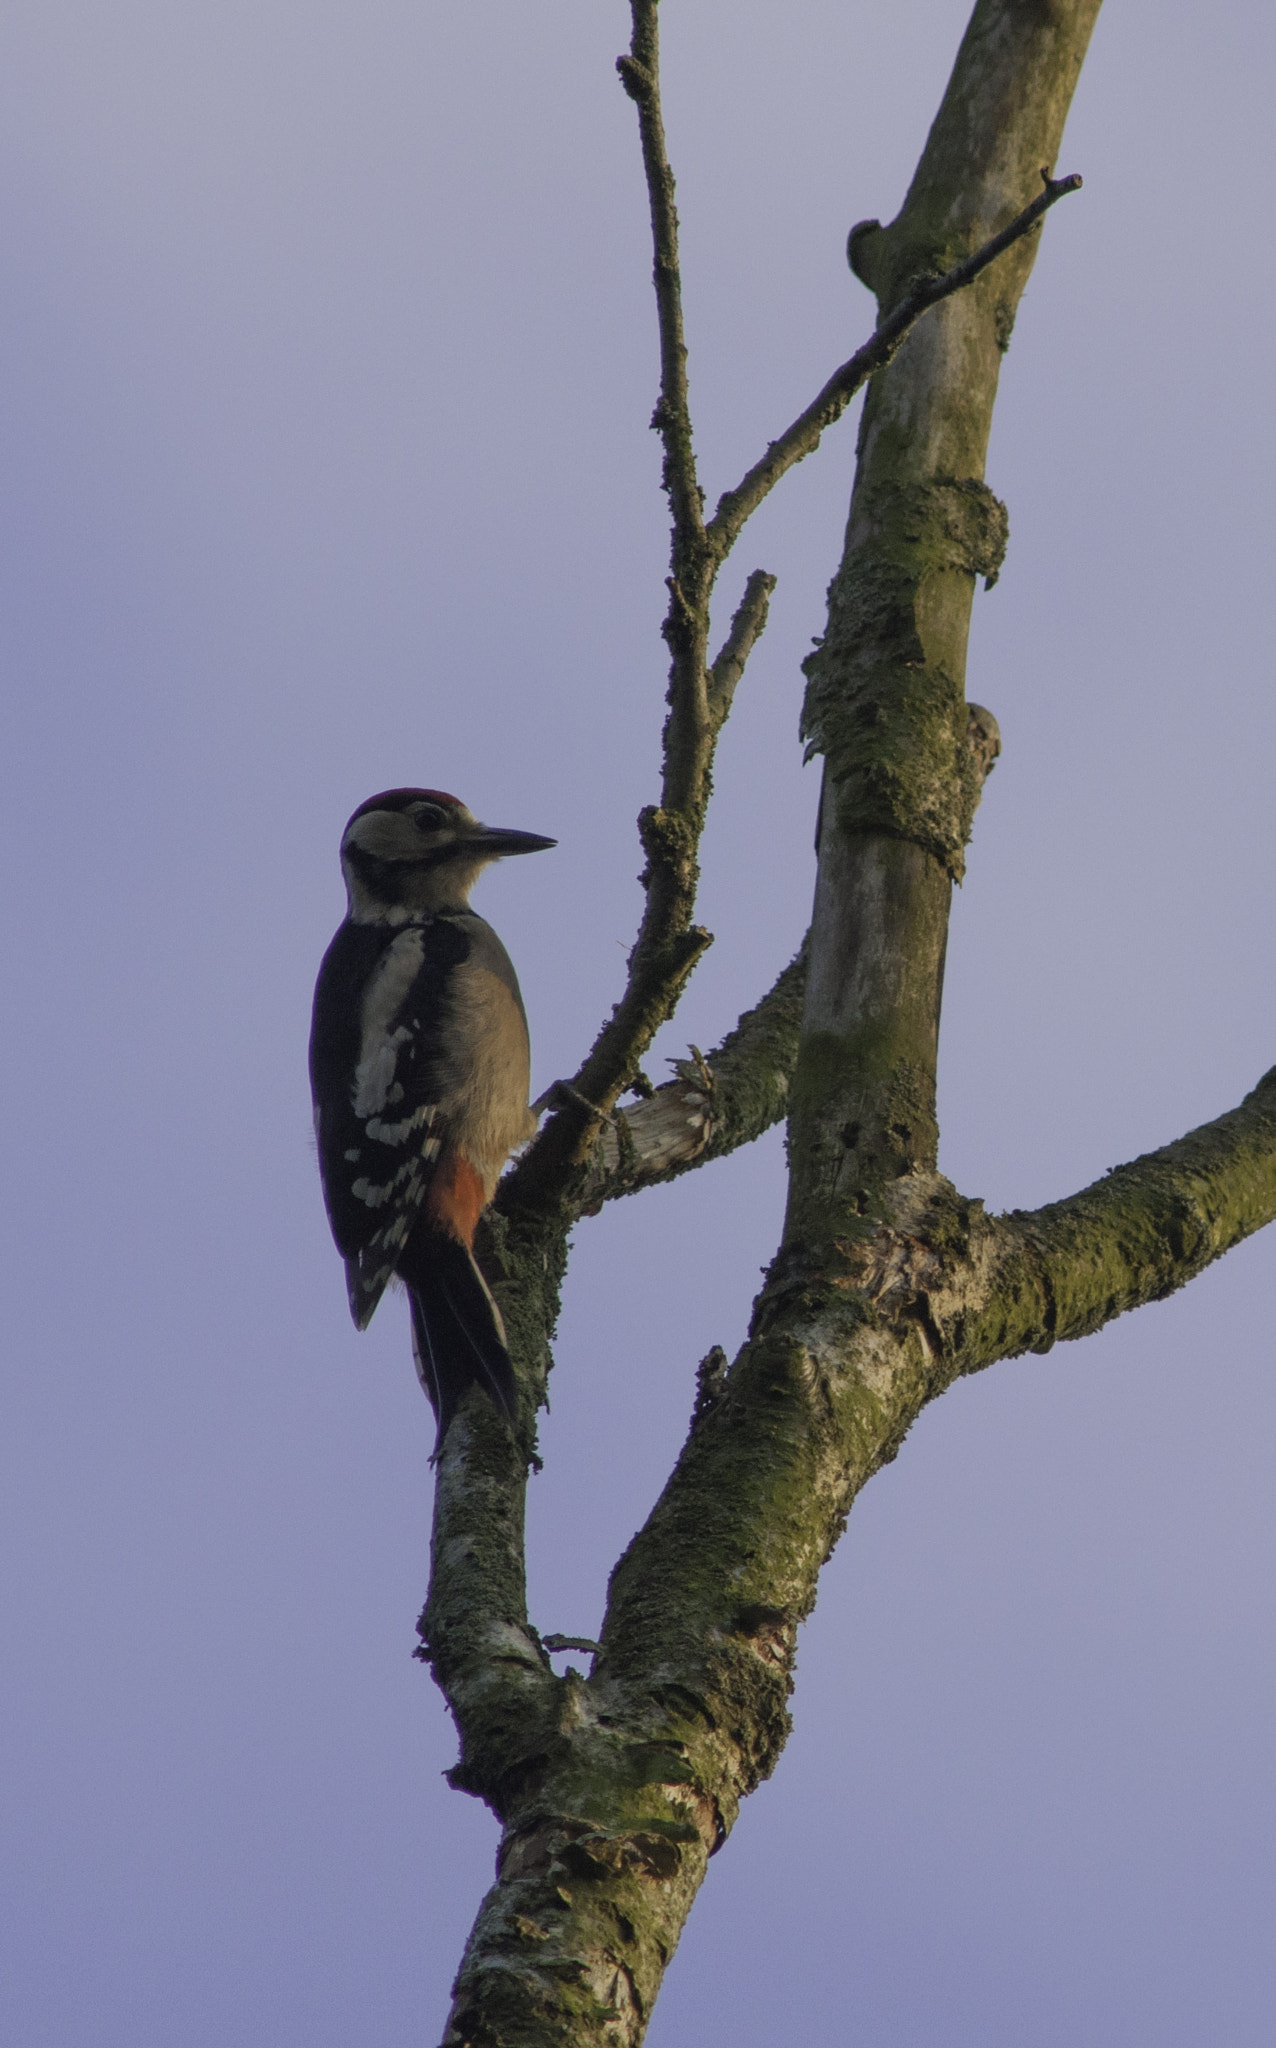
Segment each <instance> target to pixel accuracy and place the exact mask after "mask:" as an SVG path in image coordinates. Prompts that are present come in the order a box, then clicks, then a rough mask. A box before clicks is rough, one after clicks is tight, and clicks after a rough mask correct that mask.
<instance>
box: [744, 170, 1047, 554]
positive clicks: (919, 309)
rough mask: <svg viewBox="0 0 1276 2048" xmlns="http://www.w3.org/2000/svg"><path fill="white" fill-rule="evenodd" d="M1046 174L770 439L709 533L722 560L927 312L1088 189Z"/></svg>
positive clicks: (903, 304) (917, 287)
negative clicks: (1000, 224) (1004, 222)
mask: <svg viewBox="0 0 1276 2048" xmlns="http://www.w3.org/2000/svg"><path fill="white" fill-rule="evenodd" d="M1041 175H1042V178H1043V179H1044V181H1045V190H1044V191H1042V192H1039V193H1038V194H1037V197H1036V198H1035V199H1034V200H1033V201H1032V203H1031V205H1029V206H1025V207H1024V209H1023V211H1022V213H1018V214H1016V215H1015V218H1014V219H1013V220H1012V221H1011V222H1010V224H1009V226H1007V227H1004V228H1002V230H1001V232H1000V233H999V234H996V235H993V236H992V237H991V238H990V239H989V240H988V241H986V242H985V243H984V244H983V246H982V247H981V248H979V249H977V250H976V251H975V253H974V255H973V256H968V257H966V259H965V260H964V261H963V262H961V263H955V264H954V265H953V267H952V269H951V270H946V271H945V272H944V273H943V275H942V276H941V277H927V278H921V279H919V281H918V282H917V283H916V284H914V285H913V286H912V288H911V289H910V290H909V291H908V292H906V293H905V295H904V297H903V298H902V299H901V300H900V302H899V304H898V305H897V306H896V307H895V309H894V311H893V312H891V313H889V314H888V315H887V317H886V318H885V319H884V320H883V321H882V323H881V325H880V326H879V327H878V328H877V331H876V332H875V333H874V335H873V337H872V339H871V340H870V341H866V342H865V343H864V345H863V347H862V348H857V349H856V351H855V354H854V355H853V356H852V357H851V358H850V360H849V361H848V362H845V363H843V364H842V367H841V369H840V370H835V371H834V372H833V375H832V376H831V377H830V378H829V380H828V383H827V384H826V385H825V386H824V388H823V390H822V391H820V392H819V393H818V394H817V396H816V397H815V398H813V399H812V401H811V403H810V405H808V406H807V408H806V411H805V412H802V413H799V414H798V416H797V418H796V419H795V420H794V422H793V424H792V426H791V427H787V428H786V429H785V431H784V432H783V433H782V434H781V435H780V437H779V439H778V440H777V441H772V442H770V444H769V445H768V447H767V452H766V454H765V455H764V456H762V458H761V460H760V461H758V462H755V463H754V465H753V467H752V469H750V470H749V471H748V472H747V473H746V474H745V476H743V477H742V478H741V480H740V482H739V483H738V484H737V485H736V487H735V489H734V490H733V491H724V493H723V495H722V496H721V498H719V500H718V505H717V510H716V511H715V512H714V515H713V518H712V519H711V520H710V521H709V524H708V526H707V527H706V529H705V532H706V536H707V538H708V540H709V542H710V545H711V546H712V547H713V549H714V550H715V552H716V553H717V554H718V555H719V557H720V558H722V559H725V557H726V555H727V554H728V553H729V552H730V550H731V548H732V547H734V545H735V543H736V540H737V539H738V538H739V534H740V529H741V528H742V527H743V525H744V523H745V521H746V519H748V518H749V517H750V516H751V514H752V513H754V512H756V511H757V508H758V506H759V505H760V504H761V503H762V500H763V499H764V498H765V497H766V495H767V493H768V492H769V491H771V490H773V489H774V488H775V486H776V484H778V483H779V481H780V478H781V477H782V476H784V475H785V473H786V472H787V471H788V470H790V469H792V467H793V465H794V463H796V462H801V461H802V460H803V458H804V457H805V456H807V455H810V454H811V453H812V452H813V450H814V449H816V448H818V447H819V444H820V436H821V435H822V434H823V433H824V431H825V429H826V428H827V427H831V426H832V425H833V423H834V421H836V420H839V419H840V418H841V417H842V414H843V413H844V412H845V411H846V408H847V406H848V405H849V404H850V402H851V400H852V399H853V398H854V396H855V394H856V392H857V391H858V390H859V389H860V387H861V386H862V385H864V384H866V383H867V382H868V380H869V378H870V377H871V376H873V375H874V374H875V372H876V371H878V370H884V369H885V368H886V365H887V364H888V363H889V362H890V361H891V360H892V358H893V357H894V356H895V355H896V354H897V352H898V350H899V347H900V344H901V342H902V341H903V340H904V339H905V337H906V335H907V334H908V332H909V330H910V328H912V327H914V326H915V325H916V323H917V321H918V320H920V318H921V316H922V314H923V313H925V312H928V311H929V310H930V308H931V307H932V306H937V305H938V304H939V303H940V301H941V300H942V299H947V298H951V296H952V294H953V293H954V292H959V291H961V290H962V288H963V287H964V286H965V285H968V284H972V283H973V282H974V280H975V279H976V278H977V277H978V276H979V273H980V272H981V271H982V270H986V269H987V268H988V265H989V264H990V263H993V262H995V261H996V259H997V257H998V256H1000V255H1002V254H1003V253H1004V251H1005V250H1007V249H1009V248H1010V247H1011V246H1012V245H1013V244H1014V243H1015V242H1018V241H1020V240H1021V239H1022V238H1023V236H1024V235H1026V234H1029V233H1031V231H1032V229H1033V228H1035V227H1036V225H1037V223H1038V221H1039V220H1040V219H1041V217H1042V215H1043V214H1044V213H1045V212H1046V211H1047V209H1048V208H1049V207H1051V206H1053V205H1054V204H1055V203H1056V201H1057V200H1060V199H1062V198H1063V196H1064V194H1065V193H1067V192H1077V191H1079V190H1080V188H1081V179H1080V177H1079V176H1077V175H1076V174H1075V173H1074V174H1073V175H1072V176H1071V177H1068V178H1052V177H1051V176H1050V175H1049V172H1048V171H1046V170H1043V171H1042V173H1041Z"/></svg>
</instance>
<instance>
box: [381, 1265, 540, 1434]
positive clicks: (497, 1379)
mask: <svg viewBox="0 0 1276 2048" xmlns="http://www.w3.org/2000/svg"><path fill="white" fill-rule="evenodd" d="M426 1236H427V1233H425V1232H418V1233H417V1235H416V1238H415V1240H414V1243H413V1251H414V1252H419V1254H420V1256H419V1257H415V1258H414V1259H413V1261H412V1267H413V1270H412V1271H411V1273H405V1274H404V1275H403V1277H404V1278H405V1280H406V1281H407V1286H408V1299H409V1301H410V1303H411V1309H412V1355H413V1357H414V1358H415V1360H416V1369H417V1377H418V1378H419V1380H420V1382H421V1385H422V1386H423V1388H424V1389H425V1392H426V1395H427V1397H428V1399H429V1402H430V1405H431V1407H432V1408H433V1410H434V1412H435V1415H436V1416H437V1417H438V1424H439V1433H438V1437H437V1439H436V1441H435V1450H436V1452H437V1450H438V1448H439V1446H440V1445H441V1444H442V1442H443V1439H444V1437H445V1435H446V1434H447V1428H448V1424H449V1423H450V1422H451V1420H452V1417H453V1416H454V1415H455V1413H456V1411H457V1407H458V1406H459V1404H460V1401H461V1398H462V1396H463V1395H464V1394H465V1393H466V1392H468V1390H469V1388H470V1387H472V1386H475V1385H477V1386H480V1387H482V1389H483V1391H484V1393H485V1394H487V1396H488V1397H489V1399H490V1400H491V1401H492V1402H493V1403H494V1405H495V1406H496V1407H497V1408H499V1409H500V1411H501V1413H502V1414H503V1415H505V1416H507V1417H508V1418H509V1420H510V1421H511V1422H513V1420H514V1418H515V1415H516V1413H517V1405H516V1401H517V1397H516V1389H515V1383H514V1368H513V1366H512V1365H511V1364H510V1355H509V1349H508V1346H507V1344H506V1340H505V1325H504V1323H503V1321H502V1320H501V1312H500V1310H499V1308H498V1307H497V1306H496V1303H495V1301H494V1300H493V1299H492V1294H491V1290H490V1289H489V1287H488V1284H487V1282H486V1280H485V1279H484V1278H483V1275H482V1274H481V1273H480V1272H479V1269H478V1267H477V1266H476V1265H475V1263H474V1258H473V1255H472V1254H471V1252H470V1251H469V1249H468V1247H467V1246H465V1245H463V1244H461V1243H460V1242H459V1241H458V1240H457V1239H456V1238H454V1237H448V1236H445V1235H444V1234H443V1233H442V1232H441V1231H430V1232H429V1233H428V1243H426V1244H423V1243H422V1239H423V1238H424V1237H426ZM401 1270H402V1269H401Z"/></svg>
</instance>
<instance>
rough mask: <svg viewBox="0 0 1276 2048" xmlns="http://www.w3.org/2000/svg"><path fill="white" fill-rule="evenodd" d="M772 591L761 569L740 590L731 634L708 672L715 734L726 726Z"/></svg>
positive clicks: (771, 581) (770, 580)
mask: <svg viewBox="0 0 1276 2048" xmlns="http://www.w3.org/2000/svg"><path fill="white" fill-rule="evenodd" d="M774 589H775V578H774V576H771V575H768V573H767V571H766V570H765V569H755V570H754V571H753V574H752V575H751V576H750V578H749V580H748V582H747V583H746V584H745V586H744V596H743V597H742V598H741V599H740V602H739V605H738V606H737V607H736V614H735V617H734V618H733V619H732V621H731V631H730V632H729V633H728V634H727V637H726V639H725V640H724V641H723V643H722V652H721V653H720V654H719V656H718V658H717V660H716V661H715V662H714V664H713V667H712V668H711V669H710V671H709V716H710V718H711V719H712V721H713V724H714V728H715V730H716V729H718V728H720V727H721V726H722V725H724V724H725V723H726V719H727V715H728V713H729V712H730V709H731V701H732V699H733V697H734V696H735V692H736V684H737V683H738V682H739V680H740V678H741V676H742V675H743V674H744V665H745V663H746V662H747V661H748V659H749V656H750V655H751V654H752V652H753V647H754V643H755V641H757V640H759V639H760V638H761V636H762V634H763V633H764V632H765V631H766V621H767V611H768V608H769V606H770V603H771V592H772V591H773V590H774Z"/></svg>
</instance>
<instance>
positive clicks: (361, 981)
mask: <svg viewBox="0 0 1276 2048" xmlns="http://www.w3.org/2000/svg"><path fill="white" fill-rule="evenodd" d="M468 952H469V941H468V938H467V937H466V935H465V933H464V932H463V931H461V930H460V929H458V927H457V925H456V924H455V923H453V922H452V921H451V920H450V919H446V918H436V919H429V920H427V921H424V922H421V923H414V924H407V925H402V926H400V927H398V928H397V929H394V928H387V927H386V926H384V925H366V924H355V923H351V922H347V923H346V924H343V925H342V927H341V929H340V931H339V932H338V933H337V935H336V937H335V939H334V940H333V942H332V944H331V946H329V948H328V951H327V953H326V954H325V955H324V960H323V965H322V966H321V967H320V969H319V979H318V982H317V984H316V987H315V1007H314V1022H313V1026H312V1030H311V1038H310V1080H311V1089H312V1092H313V1095H314V1104H315V1134H316V1137H317V1139H318V1144H319V1170H320V1174H321V1176H322V1179H323V1191H324V1201H325V1203H326V1206H327V1210H328V1220H329V1222H330V1223H331V1225H332V1234H333V1237H334V1238H335V1239H336V1243H337V1249H338V1250H339V1251H340V1253H341V1255H342V1257H343V1258H344V1260H345V1262H346V1281H347V1285H348V1288H349V1293H350V1313H351V1315H352V1316H353V1317H354V1320H355V1324H356V1326H357V1328H359V1329H361V1330H362V1329H364V1328H366V1326H367V1324H368V1322H369V1320H370V1318H371V1316H372V1312H373V1310H374V1309H375V1308H376V1305H377V1303H378V1302H379V1301H380V1299H381V1296H382V1294H383V1293H384V1292H385V1289H386V1286H387V1285H388V1283H389V1281H390V1278H391V1276H392V1274H393V1273H394V1272H395V1270H396V1268H397V1266H398V1262H399V1259H400V1257H401V1255H402V1253H403V1250H404V1247H405V1245H406V1244H407V1241H408V1238H409V1236H410V1234H411V1231H412V1228H413V1225H414V1224H415V1222H416V1220H417V1217H418V1215H419V1214H420V1210H421V1207H422V1204H423V1203H424V1201H425V1196H426V1192H427V1190H428V1188H429V1185H430V1179H431V1176H432V1174H433V1171H434V1163H435V1161H436V1159H437V1158H438V1154H439V1149H440V1145H441V1142H442V1133H441V1131H440V1129H439V1128H438V1103H439V1097H440V1095H441V1093H442V1085H441V1077H440V1076H439V1074H438V1073H437V1071H436V1069H435V1063H434V1061H432V1060H431V1058H430V1056H429V1048H430V1047H431V1046H434V1045H437V1041H438V1029H437V1026H438V1020H439V1017H440V1014H441V1012H442V1009H443V1005H444V1002H445V999H446V991H447V987H448V983H449V980H450V977H451V975H452V974H453V972H454V971H455V969H456V968H457V966H459V965H460V963H461V962H462V961H463V960H464V959H465V958H466V956H467V954H468Z"/></svg>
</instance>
